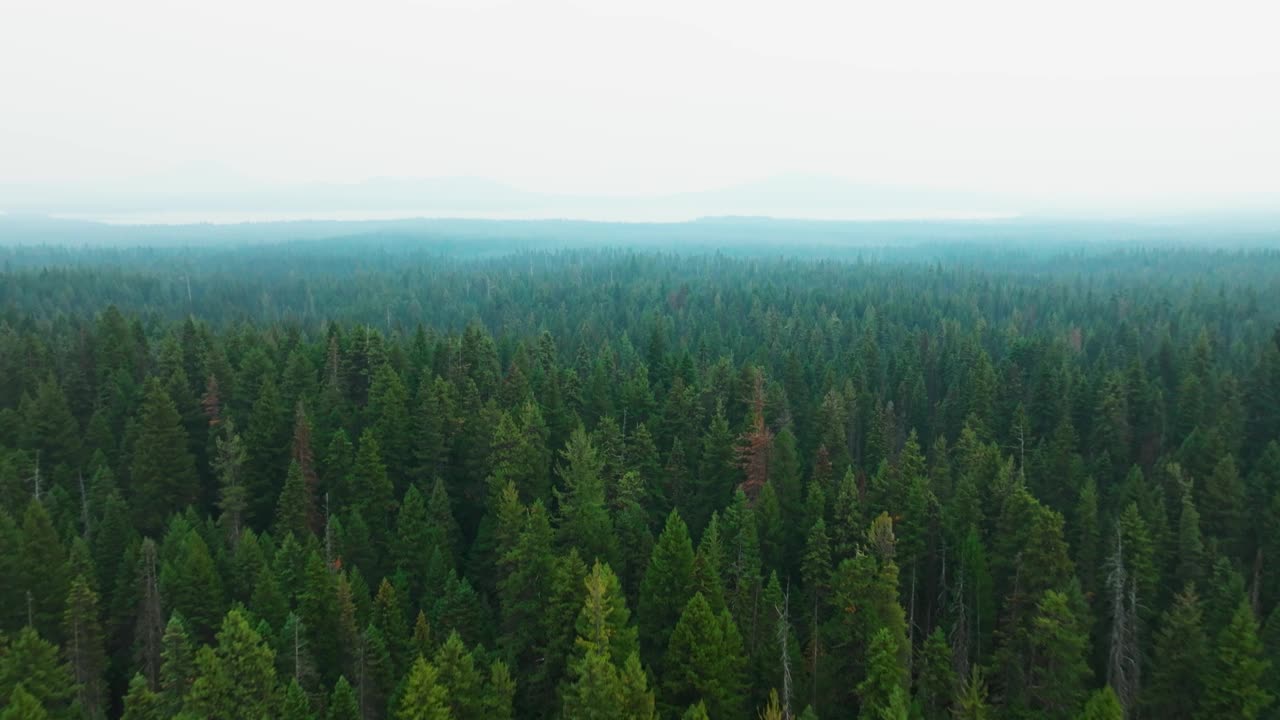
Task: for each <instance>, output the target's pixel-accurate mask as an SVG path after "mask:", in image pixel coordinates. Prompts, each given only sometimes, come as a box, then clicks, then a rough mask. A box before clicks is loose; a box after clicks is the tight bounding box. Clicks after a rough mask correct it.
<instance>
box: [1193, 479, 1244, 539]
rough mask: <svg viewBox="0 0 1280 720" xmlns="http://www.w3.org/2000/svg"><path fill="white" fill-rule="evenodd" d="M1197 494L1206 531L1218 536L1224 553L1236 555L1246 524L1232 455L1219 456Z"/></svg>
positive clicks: (1242, 500)
mask: <svg viewBox="0 0 1280 720" xmlns="http://www.w3.org/2000/svg"><path fill="white" fill-rule="evenodd" d="M1200 495H1201V501H1200V502H1199V503H1198V505H1199V507H1200V510H1201V512H1202V513H1203V516H1204V523H1205V528H1206V530H1207V531H1208V534H1209V535H1210V536H1211V537H1216V538H1218V540H1219V542H1220V543H1221V544H1222V549H1223V550H1224V551H1225V552H1226V553H1227V554H1228V555H1230V556H1231V557H1240V553H1241V551H1242V549H1243V547H1242V541H1243V535H1244V529H1245V527H1246V526H1247V525H1246V519H1247V516H1246V514H1245V507H1244V503H1245V487H1244V483H1243V482H1242V481H1241V480H1240V473H1239V471H1238V470H1237V469H1236V462H1235V458H1234V457H1233V456H1232V455H1230V454H1227V455H1225V456H1223V457H1222V459H1221V460H1219V461H1218V464H1217V465H1215V466H1214V467H1213V472H1212V473H1210V474H1209V476H1208V477H1206V478H1205V479H1204V482H1203V484H1202V485H1201V493H1200Z"/></svg>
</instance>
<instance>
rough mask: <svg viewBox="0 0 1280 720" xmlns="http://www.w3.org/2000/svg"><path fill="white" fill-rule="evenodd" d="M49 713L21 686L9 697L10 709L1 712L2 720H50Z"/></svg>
mask: <svg viewBox="0 0 1280 720" xmlns="http://www.w3.org/2000/svg"><path fill="white" fill-rule="evenodd" d="M49 718H50V715H49V711H48V710H45V709H44V706H43V705H41V703H40V701H39V700H38V699H36V698H35V697H34V696H33V695H31V693H29V692H27V690H26V688H25V687H23V686H22V685H21V684H18V685H17V686H16V687H14V689H13V692H12V693H11V694H10V695H9V704H8V707H6V708H5V709H4V712H0V720H49Z"/></svg>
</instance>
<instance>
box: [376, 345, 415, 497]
mask: <svg viewBox="0 0 1280 720" xmlns="http://www.w3.org/2000/svg"><path fill="white" fill-rule="evenodd" d="M365 413H366V416H367V420H368V421H367V425H368V426H370V427H372V428H373V434H374V435H375V436H376V437H377V438H378V447H379V448H380V449H381V452H382V459H383V461H384V462H386V464H387V474H388V476H389V477H390V478H391V482H392V486H393V487H395V488H404V487H405V485H406V483H407V482H408V472H409V468H410V462H411V459H412V454H413V427H412V425H411V423H410V421H409V393H408V390H406V389H405V386H404V381H403V380H402V379H401V378H400V375H399V373H397V372H396V371H395V370H394V369H392V368H391V366H390V365H382V366H381V367H379V368H378V369H377V370H376V371H375V372H374V376H373V383H372V385H371V386H370V387H369V404H368V406H367V407H366V408H365ZM399 492H403V490H400V491H399Z"/></svg>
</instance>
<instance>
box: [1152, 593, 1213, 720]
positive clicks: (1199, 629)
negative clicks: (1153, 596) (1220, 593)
mask: <svg viewBox="0 0 1280 720" xmlns="http://www.w3.org/2000/svg"><path fill="white" fill-rule="evenodd" d="M1208 663H1209V647H1208V640H1207V638H1206V637H1205V631H1204V613H1203V611H1202V610H1201V608H1200V598H1199V597H1198V596H1197V595H1196V592H1195V586H1194V585H1187V587H1186V588H1185V589H1184V590H1183V591H1182V592H1181V593H1179V594H1178V595H1177V596H1176V597H1174V599H1173V605H1172V606H1171V607H1170V608H1169V609H1168V610H1167V611H1165V613H1164V615H1163V617H1162V618H1161V621H1160V630H1159V631H1158V632H1157V633H1156V637H1155V648H1154V652H1153V653H1152V671H1151V680H1150V682H1149V683H1148V684H1147V687H1146V689H1145V693H1146V694H1145V704H1146V706H1147V707H1148V708H1149V709H1150V711H1151V713H1152V716H1153V717H1161V718H1169V720H1190V718H1191V717H1193V714H1194V712H1195V709H1196V707H1197V706H1198V704H1199V702H1200V698H1201V697H1202V696H1203V687H1204V676H1205V668H1206V667H1207V666H1208Z"/></svg>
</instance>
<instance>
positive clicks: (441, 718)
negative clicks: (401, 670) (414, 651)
mask: <svg viewBox="0 0 1280 720" xmlns="http://www.w3.org/2000/svg"><path fill="white" fill-rule="evenodd" d="M395 716H396V718H397V720H449V718H450V711H449V694H448V691H447V690H446V688H445V686H444V685H442V684H440V678H439V673H438V672H437V671H436V668H435V667H434V666H433V665H432V664H431V663H429V662H427V660H426V659H425V658H418V659H417V661H416V662H414V664H413V669H412V670H410V671H409V677H408V678H407V679H406V681H405V688H404V694H403V695H402V696H401V697H400V702H399V707H398V708H397V709H396V714H395Z"/></svg>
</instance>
